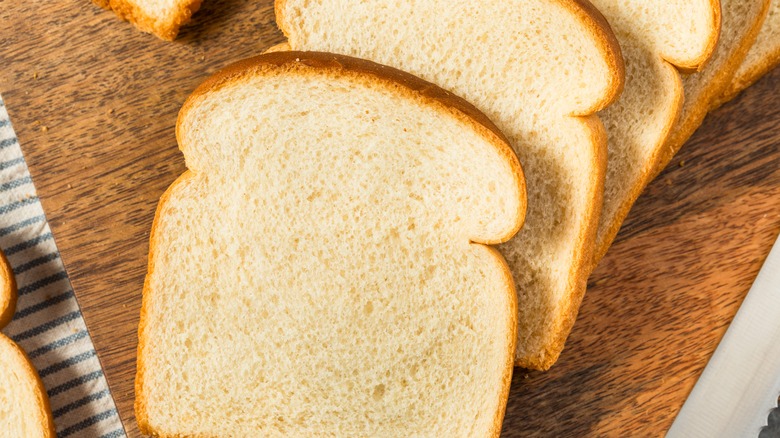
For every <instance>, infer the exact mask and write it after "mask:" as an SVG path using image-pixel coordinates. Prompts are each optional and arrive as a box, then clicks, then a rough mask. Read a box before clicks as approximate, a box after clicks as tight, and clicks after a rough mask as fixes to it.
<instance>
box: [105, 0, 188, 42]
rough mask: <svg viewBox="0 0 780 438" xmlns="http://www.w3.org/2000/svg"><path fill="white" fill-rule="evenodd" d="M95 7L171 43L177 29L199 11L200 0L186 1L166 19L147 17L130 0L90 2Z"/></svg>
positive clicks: (177, 32) (145, 13)
mask: <svg viewBox="0 0 780 438" xmlns="http://www.w3.org/2000/svg"><path fill="white" fill-rule="evenodd" d="M92 1H93V3H95V4H96V5H98V6H100V7H102V8H104V9H110V10H113V11H114V13H116V15H118V16H119V18H121V19H122V20H126V21H129V22H131V23H133V24H134V25H135V27H137V28H138V29H139V30H141V31H142V32H147V33H151V34H154V35H156V36H157V37H159V38H160V39H163V40H166V41H173V40H175V39H176V35H178V34H179V28H180V27H181V26H183V25H185V24H187V23H189V21H190V19H191V18H192V14H194V13H195V12H197V11H198V9H200V4H201V2H202V0H188V1H187V2H186V3H182V4H180V5H179V7H178V9H177V10H176V12H175V13H174V14H173V15H171V16H170V17H166V19H161V17H154V16H151V15H149V13H148V11H145V10H143V8H141V7H139V6H138V5H136V4H134V3H133V2H131V1H130V0H92Z"/></svg>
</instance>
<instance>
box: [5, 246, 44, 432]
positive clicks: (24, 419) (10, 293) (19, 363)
mask: <svg viewBox="0 0 780 438" xmlns="http://www.w3.org/2000/svg"><path fill="white" fill-rule="evenodd" d="M16 292H17V291H16V280H15V279H14V275H13V270H12V269H11V265H10V264H9V263H8V259H7V258H6V257H5V254H4V253H3V252H2V251H0V329H2V328H3V327H5V326H6V325H7V324H8V323H9V322H10V321H11V318H12V316H13V314H14V310H15V307H16V306H15V305H16V295H17V293H16ZM55 436H56V433H55V429H54V421H53V419H52V416H51V410H50V409H49V399H48V397H47V396H46V390H45V389H44V387H43V383H42V382H41V379H40V378H39V377H38V373H37V372H36V371H35V368H33V366H32V364H31V363H30V361H29V359H28V358H27V356H26V355H25V354H24V352H23V351H22V349H21V348H19V346H18V345H16V343H14V341H12V340H11V339H9V338H8V337H6V336H5V335H4V334H2V333H0V438H18V437H25V438H27V437H29V438H53V437H55Z"/></svg>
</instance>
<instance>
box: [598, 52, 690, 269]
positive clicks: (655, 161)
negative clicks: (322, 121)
mask: <svg viewBox="0 0 780 438" xmlns="http://www.w3.org/2000/svg"><path fill="white" fill-rule="evenodd" d="M665 64H666V67H667V68H668V69H669V70H671V71H670V73H671V75H670V77H671V78H672V80H673V81H674V84H675V89H674V91H673V93H674V96H675V101H674V109H673V110H672V111H670V112H669V115H670V117H669V118H668V119H667V121H666V124H665V125H664V130H663V132H662V134H661V135H659V136H658V140H657V142H656V145H655V147H654V148H653V153H652V154H651V155H650V159H649V160H647V162H646V163H645V165H644V168H643V169H642V176H641V178H640V179H639V181H638V183H637V184H636V185H634V186H633V187H631V189H630V190H629V192H628V196H627V197H626V198H625V199H623V202H622V203H621V205H620V207H619V208H618V210H617V211H616V213H615V216H614V217H613V218H612V220H611V221H610V223H609V225H608V226H607V230H606V231H605V232H604V233H603V234H600V235H598V236H597V237H596V243H595V245H594V246H595V248H594V251H593V259H592V260H591V263H590V269H589V272H592V271H593V270H594V269H596V266H598V264H599V262H601V259H603V258H604V256H605V255H606V254H607V251H608V250H609V247H610V246H611V245H612V242H613V241H614V240H615V237H617V234H618V232H619V231H620V227H621V226H622V225H623V221H624V220H625V219H626V216H628V213H629V212H630V211H631V207H633V206H634V203H635V202H636V200H637V199H638V198H639V195H641V194H642V192H643V191H644V190H645V187H647V185H648V184H649V183H650V181H652V180H653V178H654V175H653V169H654V168H655V167H656V166H658V165H659V163H660V161H661V159H662V156H663V151H664V144H665V143H666V141H667V139H668V138H669V136H670V135H671V132H672V128H673V127H674V125H675V123H677V120H678V119H679V116H680V111H681V110H682V106H683V100H684V97H685V96H684V91H683V86H682V78H681V77H680V74H679V71H678V70H677V69H675V66H674V65H672V64H669V63H668V62H665Z"/></svg>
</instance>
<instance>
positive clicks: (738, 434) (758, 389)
mask: <svg viewBox="0 0 780 438" xmlns="http://www.w3.org/2000/svg"><path fill="white" fill-rule="evenodd" d="M778 242H780V238H778V239H777V240H776V241H775V244H774V246H773V247H772V250H771V251H770V252H769V256H768V257H767V259H766V261H765V262H764V265H763V266H762V267H761V271H760V272H759V273H758V277H756V280H755V282H754V283H753V286H752V287H751V288H750V291H749V292H748V294H747V296H746V297H745V300H744V301H743V302H742V305H741V306H740V308H739V310H738V311H737V314H736V316H735V317H734V320H733V321H732V322H731V325H730V326H729V328H728V330H727V331H726V334H725V335H723V339H722V340H721V341H720V344H718V348H717V349H716V350H715V353H714V354H713V355H712V357H711V358H710V361H709V362H708V363H707V366H706V367H705V368H704V372H703V373H702V374H701V377H699V380H698V381H697V382H696V385H695V386H694V387H693V390H692V391H691V394H690V395H689V396H688V399H687V400H686V401H685V404H684V405H683V407H682V409H681V410H680V412H679V414H678V415H677V418H675V420H674V423H673V424H672V427H671V428H670V429H669V432H668V433H667V435H666V436H667V437H668V438H697V437H702V438H704V437H706V438H719V437H723V438H731V437H734V438H743V437H749V438H758V437H759V435H760V436H761V438H765V437H773V438H774V437H778V438H780V424H774V423H775V422H776V421H777V419H776V417H777V416H778V414H780V411H777V410H775V411H774V412H772V415H771V418H770V412H771V411H772V410H773V408H777V403H778V397H780V243H778ZM770 423H772V424H770Z"/></svg>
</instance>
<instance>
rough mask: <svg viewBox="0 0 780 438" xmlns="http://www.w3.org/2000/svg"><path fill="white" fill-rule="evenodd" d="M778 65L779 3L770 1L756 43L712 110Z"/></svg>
mask: <svg viewBox="0 0 780 438" xmlns="http://www.w3.org/2000/svg"><path fill="white" fill-rule="evenodd" d="M778 64H780V1H778V0H772V2H771V3H770V5H769V12H768V13H767V15H766V18H765V19H764V24H763V25H762V26H761V31H760V32H759V33H758V37H756V42H755V43H754V44H753V46H752V47H751V48H750V51H748V54H747V56H746V57H745V60H744V61H742V64H741V65H740V66H739V70H737V73H736V74H735V75H734V78H733V79H732V81H731V84H730V85H729V87H728V88H727V89H726V91H725V92H724V93H723V95H722V96H721V97H720V99H718V100H717V101H716V102H715V103H714V104H713V108H716V107H719V106H720V105H722V104H723V103H725V102H727V101H729V100H731V99H733V98H734V97H736V95H737V94H739V92H741V91H742V90H744V89H745V88H747V87H749V86H751V85H753V83H755V82H756V81H757V80H758V79H759V78H761V76H764V75H765V74H766V73H768V72H769V71H770V70H772V69H773V68H775V67H776V66H777V65H778Z"/></svg>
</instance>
